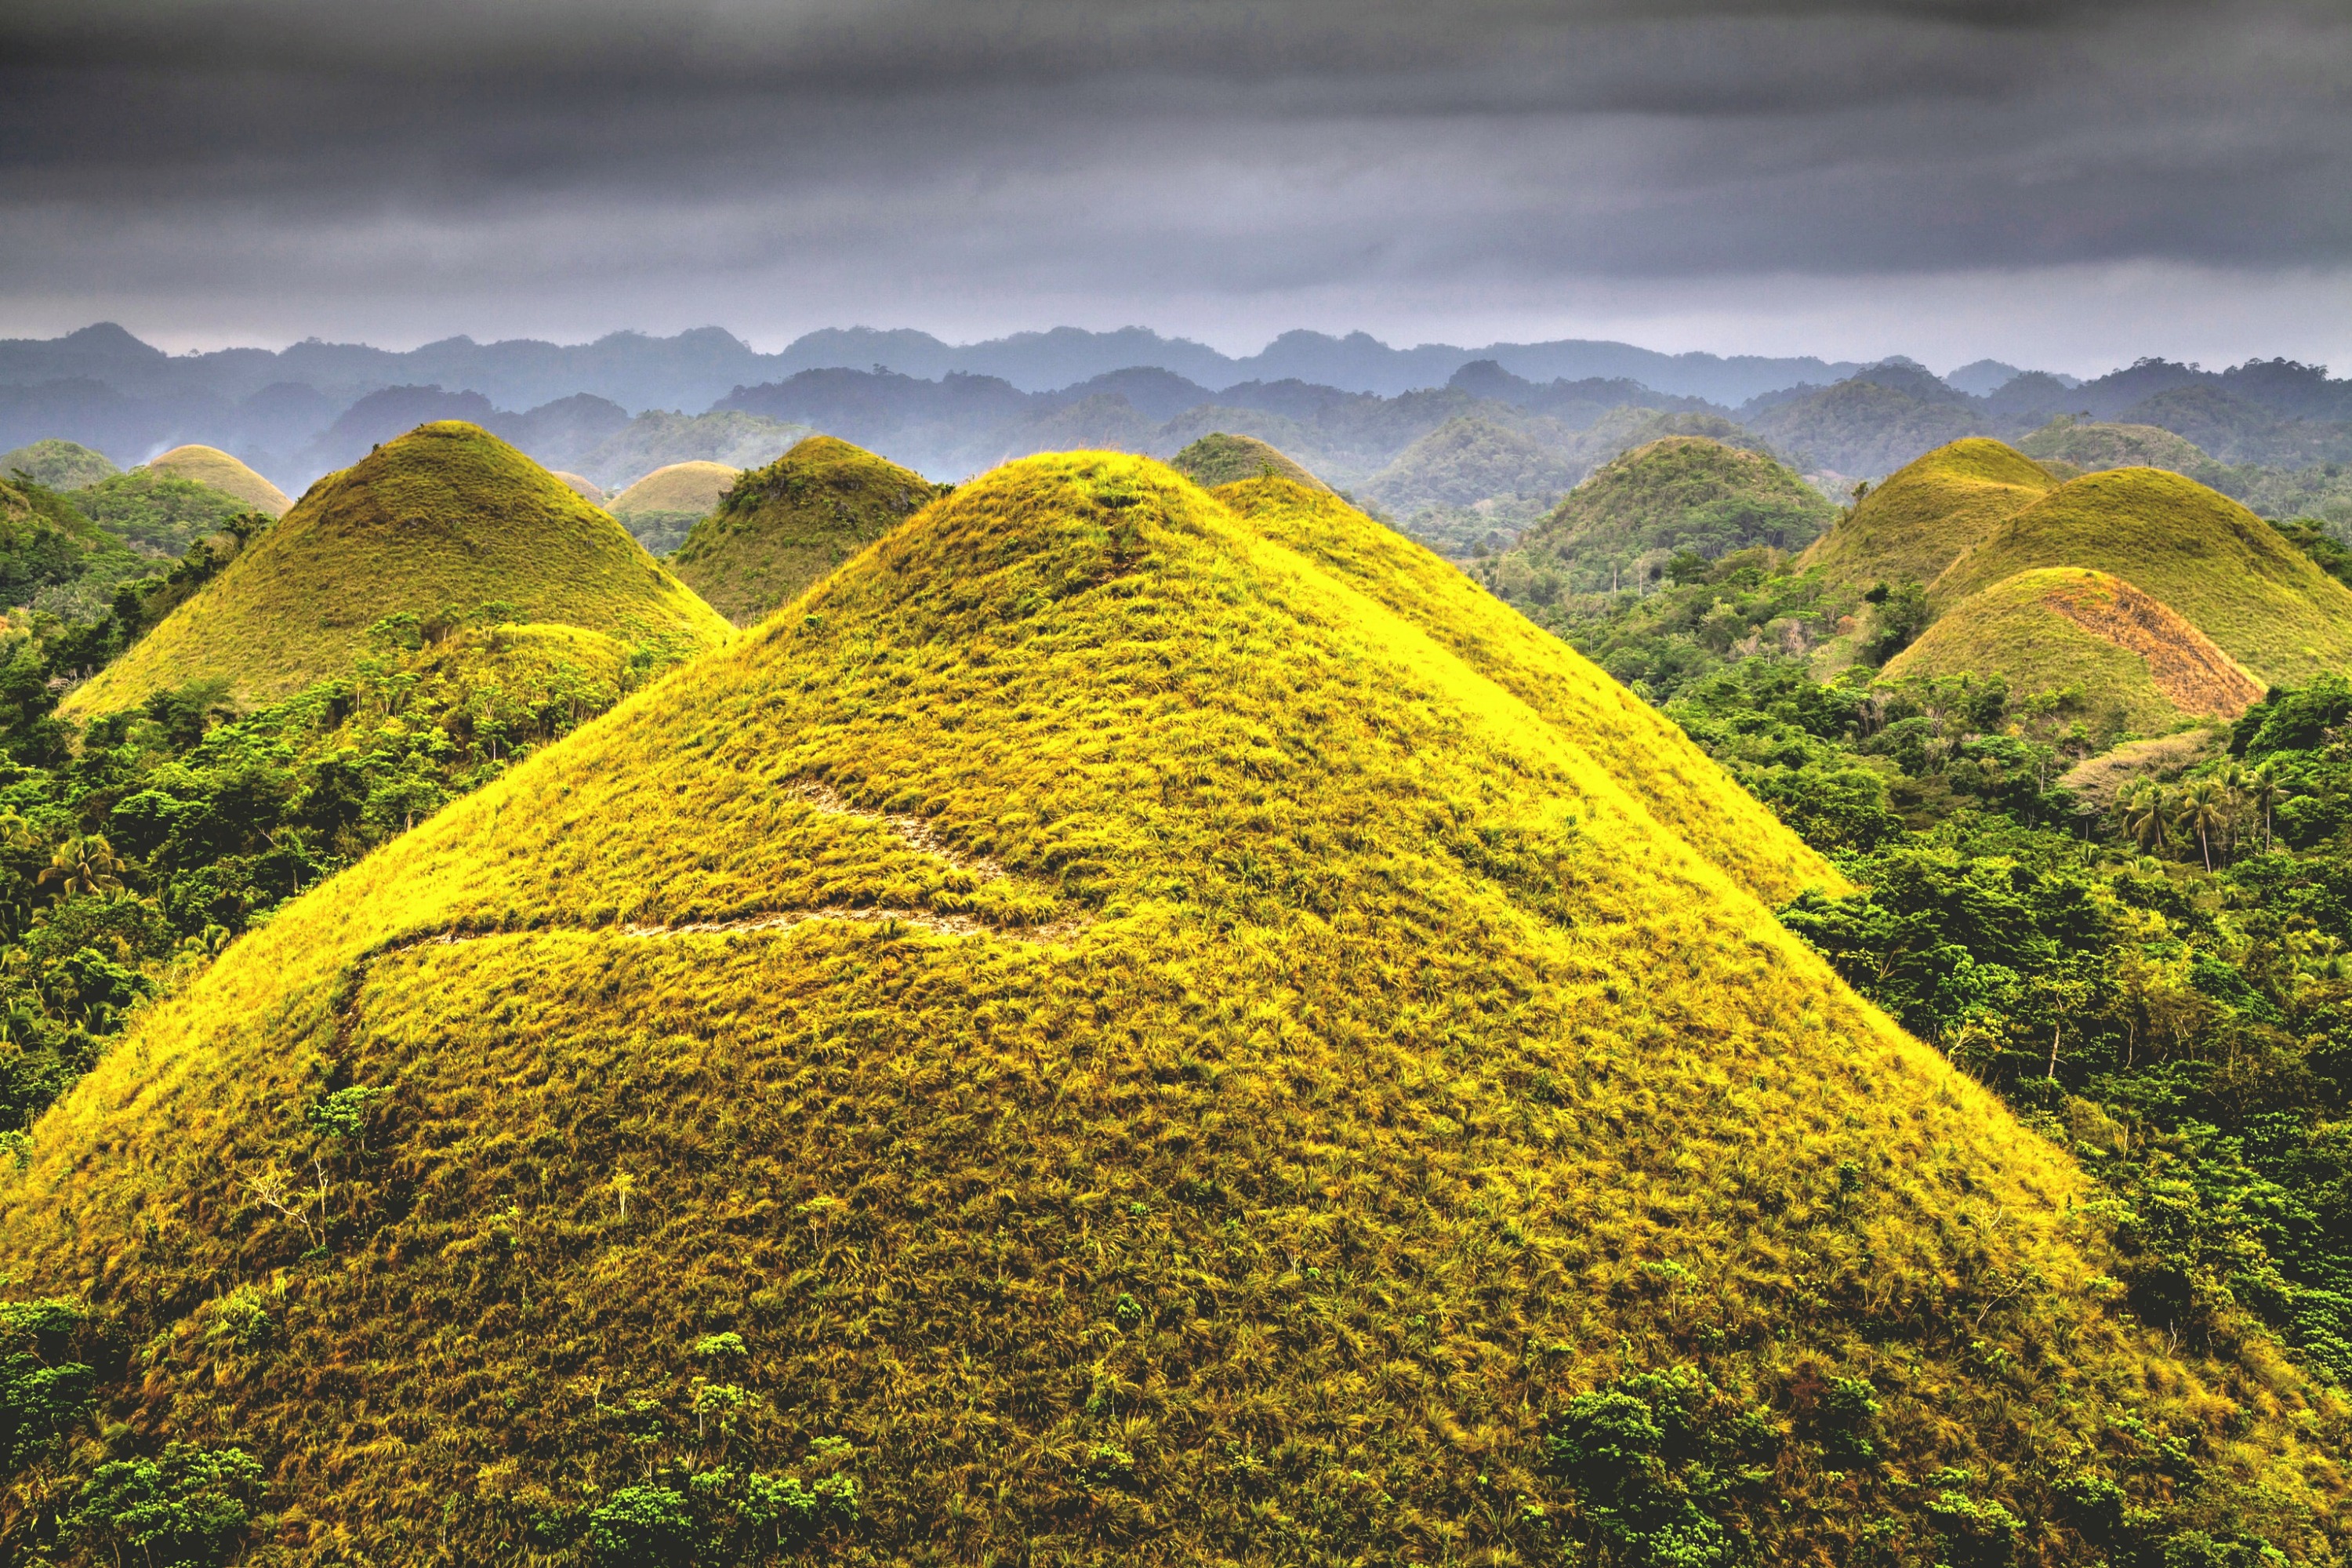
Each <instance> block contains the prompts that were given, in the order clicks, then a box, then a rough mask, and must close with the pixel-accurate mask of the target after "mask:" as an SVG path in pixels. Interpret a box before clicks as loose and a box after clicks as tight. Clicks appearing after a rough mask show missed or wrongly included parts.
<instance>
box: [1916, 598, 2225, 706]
mask: <svg viewBox="0 0 2352 1568" xmlns="http://www.w3.org/2000/svg"><path fill="white" fill-rule="evenodd" d="M1885 675H1886V676H1887V678H1888V679H1904V678H1906V677H1909V676H1922V675H1926V676H1952V675H1979V676H2000V678H2002V679H2004V680H2006V681H2007V682H2008V683H2009V689H2010V690H2011V692H2012V693H2013V694H2015V696H2017V697H2020V698H2025V697H2032V696H2037V695H2040V694H2042V693H2046V692H2057V691H2065V690H2067V689H2070V688H2071V689H2073V690H2074V695H2075V699H2076V700H2077V702H2078V703H2079V704H2080V705H2081V706H2082V707H2084V708H2085V709H2087V710H2090V711H2092V712H2095V713H2096V714H2098V715H2100V716H2101V717H2102V719H2103V720H2104V721H2105V726H2106V728H2108V729H2110V730H2115V731H2122V730H2132V731H2138V732H2140V733H2142V734H2152V733H2159V732H2161V731H2166V730H2168V729H2170V728H2172V727H2173V726H2174V725H2176V724H2178V723H2179V722H2181V721H2184V720H2189V719H2234V718H2236V717H2237V716H2238V715H2239V714H2241V713H2242V712H2244V711H2245V710H2246V709H2247V708H2248V707H2249V706H2251V705H2252V703H2253V702H2255V701H2256V700H2259V699H2260V698H2261V697H2262V694H2263V687H2262V684H2261V683H2260V682H2259V681H2257V680H2255V679H2253V678H2252V676H2250V675H2248V674H2247V673H2246V672H2245V671H2244V670H2243V669H2241V668H2239V667H2238V665H2237V663H2236V662H2235V661H2234V660H2232V659H2231V658H2230V656H2229V655H2228V654H2226V653H2224V652H2222V651H2221V649H2220V648H2219V647H2215V646H2214V645H2213V643H2212V642H2211V640H2210V639H2209V638H2208V637H2206V636H2205V634H2204V633H2202V632H2200V631H2199V630H2198V629H2197V628H2196V627H2195V626H2191V625H2189V622H2187V621H2186V620H2184V619H2182V618H2181V617H2180V616H2179V615H2178V614H2177V613H2175V612H2174V611H2173V610H2172V609H2171V608H2169V607H2168V606H2167V605H2164V604H2162V603H2160V602H2158V600H2155V599H2152V598H2150V597H2149V596H2148V595H2146V594H2144V593H2141V592H2140V591H2139V589H2137V587H2134V586H2133V585H2132V584H2129V583H2126V582H2125V581H2124V580H2123V579H2122V578H2120V577H2116V576H2113V575H2110V574H2107V573H2105V572H2094V571H2088V570H2085V569H2084V568H2082V567H2076V566H2044V567H2038V568H2035V569H2033V570H2032V571H2026V572H2020V573H2018V574H2016V575H2015V576H2013V577H2007V578H2004V579H2002V580H2001V581H2000V582H1999V583H1996V584H1993V585H1992V586H1990V587H1989V588H1987V589H1985V590H1983V591H1982V592H1981V593H1978V594H1974V595H1970V596H1969V597H1968V598H1966V599H1963V600H1962V601H1960V603H1958V605H1954V606H1953V607H1952V608H1951V609H1949V610H1948V611H1946V612H1945V613H1944V615H1942V616H1940V617H1938V618H1937V620H1936V622H1935V623H1934V624H1933V625H1932V626H1929V627H1928V628H1927V632H1926V633H1925V634H1924V635H1923V636H1921V637H1920V638H1919V640H1918V641H1916V642H1915V643H1913V644H1912V645H1911V646H1910V647H1907V648H1906V649H1904V650H1903V651H1902V652H1901V653H1899V654H1897V655H1896V656H1895V658H1892V659H1890V660H1888V661H1887V664H1886V668H1885Z"/></svg>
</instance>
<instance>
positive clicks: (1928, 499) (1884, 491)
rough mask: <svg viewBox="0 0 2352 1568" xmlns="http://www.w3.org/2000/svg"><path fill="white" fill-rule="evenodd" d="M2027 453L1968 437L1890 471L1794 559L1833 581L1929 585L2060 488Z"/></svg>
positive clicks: (1861, 584)
mask: <svg viewBox="0 0 2352 1568" xmlns="http://www.w3.org/2000/svg"><path fill="white" fill-rule="evenodd" d="M2057 484H2058V481H2057V479H2055V478H2053V476H2052V475H2051V474H2050V473H2049V472H2048V470H2046V469H2044V468H2042V466H2041V465H2040V464H2038V463H2036V462H2034V461H2033V459H2032V458H2028V457H2026V456H2025V455H2024V454H2023V453H2021V452H2019V451H2017V450H2016V449H2015V448H2013V447H2007V446H2004V445H2002V444H2001V443H2000V442H1999V441H1994V440H1990V439H1988V438H1986V437H1975V436H1972V437H1969V438H1968V439H1966V440H1961V441H1954V442H1952V443H1950V444H1949V445H1948V446H1943V447H1937V448H1936V449H1935V450H1934V451H1932V452H1929V453H1927V455H1926V456H1924V457H1922V458H1917V459H1916V460H1915V461H1913V462H1912V463H1910V464H1908V465H1906V467H1904V468H1899V469H1897V470H1896V471H1895V473H1893V474H1891V475H1889V476H1888V477H1887V479H1886V480H1885V483H1883V484H1881V485H1880V486H1879V487H1878V488H1877V489H1874V490H1873V491H1871V492H1870V493H1869V494H1868V495H1866V496H1864V498H1863V499H1862V500H1861V502H1860V503H1859V504H1858V505H1856V506H1855V507H1854V509H1853V510H1852V511H1850V512H1848V513H1847V514H1846V515H1845V516H1843V518H1840V519H1839V520H1838V521H1837V522H1836V523H1835V524H1834V525H1833V526H1832V528H1831V529H1830V531H1828V532H1827V533H1824V534H1822V536H1821V538H1820V539H1818V540H1816V541H1815V542H1813V544H1812V547H1811V549H1809V550H1807V551H1806V552H1805V553H1804V554H1803V555H1801V556H1800V557H1799V558H1798V564H1799V565H1800V566H1805V567H1819V568H1821V570H1822V574H1824V575H1825V576H1826V577H1828V578H1829V580H1830V581H1831V582H1832V583H1841V584H1848V585H1850V586H1853V587H1856V588H1867V587H1871V586H1873V585H1874V584H1879V583H1904V582H1917V583H1932V582H1934V581H1935V580H1936V577H1937V574H1939V573H1941V572H1942V571H1943V570H1944V568H1946V567H1947V566H1949V565H1950V564H1951V563H1953V562H1955V561H1957V560H1958V559H1959V558H1960V557H1961V556H1962V555H1964V554H1966V553H1967V552H1969V550H1970V549H1971V548H1973V547H1974V546H1975V545H1976V544H1977V543H1978V542H1979V541H1980V540H1982V539H1983V538H1984V537H1985V536H1986V535H1988V534H1989V533H1990V532H1991V531H1993V529H1994V528H1996V527H1998V526H1999V525H2000V523H2001V522H2002V521H2004V520H2006V519H2008V518H2011V517H2013V516H2015V515H2016V514H2017V513H2019V512H2021V511H2023V510H2025V509H2026V508H2027V507H2029V506H2032V504H2033V503H2034V502H2035V501H2038V500H2041V499H2042V497H2043V496H2045V495H2047V494H2049V493H2050V491H2051V490H2053V489H2055V488H2056V487H2057Z"/></svg>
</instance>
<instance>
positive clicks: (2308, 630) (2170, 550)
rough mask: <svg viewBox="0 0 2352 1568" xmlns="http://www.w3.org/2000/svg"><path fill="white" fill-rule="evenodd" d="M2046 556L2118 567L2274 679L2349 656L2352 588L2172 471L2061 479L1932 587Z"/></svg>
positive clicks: (1942, 591) (1973, 585)
mask: <svg viewBox="0 0 2352 1568" xmlns="http://www.w3.org/2000/svg"><path fill="white" fill-rule="evenodd" d="M1859 515H1860V513H1859V512H1858V511H1857V513H1856V516H1857V517H1859ZM2044 566H2073V567H2087V568H2090V569H2092V570H2095V571H2100V572H2105V573H2110V574H2113V575H2115V576H2116V577H2120V578H2122V579H2124V580H2125V581H2126V582H2127V583H2129V584H2132V585H2133V586H2134V587H2136V588H2137V589H2139V590H2140V591H2141V592H2143V593H2145V594H2147V595H2151V596H2152V597H2154V598H2155V599H2157V600H2158V601H2160V602H2161V603H2162V604H2164V605H2168V606H2169V607H2170V608H2171V609H2173V610H2175V611H2177V612H2179V614H2180V615H2181V616H2184V617H2185V618H2186V619H2187V620H2188V621H2189V623H2190V624H2191V625H2193V626H2196V628H2197V629H2198V630H2199V631H2200V632H2202V633H2203V634H2204V635H2205V636H2206V637H2210V638H2211V639H2212V641H2213V642H2214V643H2215V644H2217V645H2219V646H2220V647H2221V648H2222V649H2224V650H2225V651H2226V652H2227V653H2228V654H2229V656H2230V657H2231V658H2233V659H2235V660H2236V661H2237V662H2238V663H2239V664H2241V665H2242V666H2244V668H2246V670H2247V671H2248V672H2249V673H2250V674H2252V676H2253V677H2254V678H2255V679H2259V680H2262V681H2264V682H2266V683H2268V684H2271V685H2279V686H2285V685H2299V684H2301V683H2302V682H2304V681H2306V680H2309V679H2312V678H2313V677H2315V676H2316V675H2319V674H2322V673H2325V672H2327V671H2331V670H2335V671H2340V670H2342V669H2345V668H2347V667H2352V590H2347V588H2346V587H2345V586H2344V584H2341V583H2338V582H2337V581H2336V579H2334V578H2333V577H2330V576H2329V575H2328V574H2326V573H2325V572H2323V571H2321V570H2320V569H2319V567H2318V566H2317V565H2316V564H2315V563H2314V562H2313V561H2312V559H2311V558H2310V557H2309V556H2308V555H2305V553H2304V552H2302V551H2300V550H2298V549H2296V548H2295V547H2294V545H2293V544H2290V543H2289V542H2287V541H2286V540H2284V538H2282V537H2280V535H2279V532H2278V531H2277V530H2276V529H2274V528H2273V527H2272V526H2271V525H2270V524H2268V523H2266V522H2264V521H2263V520H2262V519H2260V518H2258V517H2256V516H2255V515H2254V514H2253V513H2252V512H2250V511H2248V510H2246V509H2245V508H2244V507H2242V506H2240V505H2239V504H2238V503H2237V502H2235V501H2233V500H2230V499H2229V498H2228V497H2227V496H2224V495H2221V494H2219V493H2217V492H2216V491H2213V490H2210V489H2207V488H2206V487H2204V486H2203V485H2200V484H2199V483H2197V481H2196V480H2194V479H2187V478H2184V477H2183V476H2181V475H2179V474H2174V473H2168V472H2166V471H2165V470H2163V469H2160V468H2116V469H2111V470H2108V471H2105V472H2102V473H2094V474H2085V475H2084V476H2083V477H2082V478H2081V479H2072V480H2069V481H2068V482H2067V483H2066V484H2064V485H2062V486H2059V487H2057V488H2056V489H2053V490H2051V491H2050V492H2049V493H2048V494H2047V495H2045V496H2043V497H2042V498H2041V499H2040V500H2036V501H2035V502H2033V504H2032V505H2031V506H2028V507H2025V508H2022V509H2021V510H2018V511H2017V512H2015V513H2014V514H2013V515H2011V516H2009V517H2007V518H2004V519H2002V520H2000V521H1998V522H1997V523H1995V524H1994V526H1992V527H1991V528H1990V530H1988V531H1986V532H1985V533H1984V534H1983V536H1982V537H1981V538H1980V539H1979V541H1978V542H1976V543H1975V544H1974V545H1973V546H1972V547H1971V548H1969V550H1968V551H1967V552H1966V553H1964V554H1962V555H1960V556H1959V557H1958V559H1956V560H1955V561H1953V563H1951V564H1950V565H1949V566H1948V567H1947V568H1946V569H1945V570H1944V571H1943V572H1942V573H1941V574H1939V575H1938V576H1937V577H1936V579H1935V580H1934V582H1933V583H1932V584H1929V588H1928V596H1929V599H1930V602H1931V603H1932V604H1934V605H1936V606H1937V608H1938V610H1939V611H1941V612H1944V613H1949V611H1950V610H1951V609H1952V608H1953V607H1954V606H1956V605H1958V604H1960V603H1961V602H1962V601H1964V600H1966V599H1967V598H1968V597H1969V595H1973V594H1976V593H1979V592H1981V591H1982V590H1984V589H1986V588H1990V587H1991V586H1992V585H1993V584H1997V583H1999V582H2000V581H2001V580H2003V579H2004V578H2007V577H2010V576H2011V575H2013V574H2016V573H2019V572H2023V571H2028V570H2030V569H2032V568H2035V567H2044Z"/></svg>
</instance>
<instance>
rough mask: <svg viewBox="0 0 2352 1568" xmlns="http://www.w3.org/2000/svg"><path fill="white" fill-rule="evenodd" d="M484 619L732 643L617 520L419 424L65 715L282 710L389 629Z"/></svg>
mask: <svg viewBox="0 0 2352 1568" xmlns="http://www.w3.org/2000/svg"><path fill="white" fill-rule="evenodd" d="M485 609H488V610H489V611H491V613H494V614H496V615H498V616H499V617H500V618H502V619H507V620H512V621H518V622H543V623H550V624H555V625H562V626H579V627H582V628H583V629H585V630H589V631H596V632H604V633H606V634H608V635H610V636H612V637H616V638H618V639H619V640H620V641H622V642H623V643H625V644H630V645H635V646H641V647H651V648H654V649H656V650H657V651H660V652H664V653H667V654H672V655H676V654H683V653H690V652H693V651H695V650H697V649H699V648H702V647H710V646H712V645H715V644H716V643H718V642H719V641H722V640H724V638H725V637H727V636H728V635H729V628H728V626H727V623H726V622H725V621H724V620H723V619H722V618H721V617H720V616H719V615H718V613H717V612H716V611H714V610H712V609H711V608H710V607H709V605H705V604H704V603H702V601H701V600H699V599H698V598H696V597H695V596H694V595H693V594H692V593H691V592H689V591H688V589H687V588H686V587H685V586H684V585H683V584H680V583H679V582H678V581H677V578H675V577H673V576H671V575H670V574H668V573H667V571H665V570H663V568H662V567H661V565H660V564H659V563H656V562H655V561H654V560H653V559H652V558H651V557H650V556H648V555H646V552H644V551H643V550H642V549H640V548H639V547H638V546H637V544H636V543H635V542H634V541H633V540H631V539H630V537H629V536H628V534H627V533H626V532H625V531H624V530H623V529H622V528H621V527H620V525H619V524H617V523H615V522H614V521H613V520H612V519H611V518H610V517H608V516H606V515H605V514H604V513H603V512H601V511H599V510H596V509H595V508H594V507H592V506H590V505H589V504H588V503H587V502H586V501H584V500H581V499H580V498H579V497H578V496H576V495H574V494H572V491H571V490H569V489H566V488H565V487H564V486H563V485H562V483H561V482H560V481H558V480H557V479H555V478H554V476H552V475H551V474H550V473H548V472H547V470H546V469H544V468H541V467H540V466H539V465H538V464H536V463H534V462H532V461H531V460H530V458H526V457H524V456H523V455H522V454H521V453H520V452H518V451H516V450H515V449H514V448H513V447H509V446H508V445H507V444H506V443H505V442H504V441H501V440H499V438H498V437H495V436H492V435H490V434H488V432H487V431H484V430H481V429H479V428H478V427H477V426H471V425H466V424H460V423H457V422H454V421H453V422H446V423H442V424H436V425H424V426H418V427H417V428H416V429H415V430H413V431H411V432H410V433H409V434H407V435H405V436H403V437H400V438H399V439H397V440H394V441H387V442H385V443H384V444H383V446H382V447H379V448H377V449H376V450H375V451H374V452H373V453H372V454H371V455H370V456H368V457H366V458H362V460H361V461H360V462H359V463H357V464H356V465H354V466H353V467H352V468H347V469H345V470H343V471H342V472H341V473H337V474H331V475H329V476H328V477H327V478H326V479H321V480H320V481H319V482H318V483H317V484H315V485H313V486H312V487H311V488H310V491H309V493H307V494H306V495H304V496H303V498H302V500H300V501H299V503H297V504H296V506H295V507H294V509H293V510H291V511H289V512H288V513H287V514H286V516H285V518H284V519H283V520H282V521H279V522H278V524H277V525H276V526H275V527H273V528H271V529H270V530H269V531H267V532H266V533H264V534H262V535H261V536H260V537H259V538H257V540H255V542H253V543H252V544H250V545H248V546H247V548H246V549H245V550H244V551H242V552H239V554H238V555H237V557H236V560H235V561H234V562H233V563H231V564H230V565H229V566H228V567H227V569H226V570H225V571H223V572H222V573H221V574H220V575H219V576H218V577H215V579H213V581H211V582H210V583H208V584H205V587H204V588H203V590H202V591H201V592H199V593H198V594H197V595H195V596H194V598H192V599H190V600H189V601H188V602H187V603H186V604H184V605H181V606H180V607H179V608H178V609H176V610H174V611H173V612H172V613H171V614H170V615H169V616H166V617H164V620H163V624H162V625H161V626H157V627H156V628H155V629H154V630H153V631H152V632H149V633H148V634H147V635H146V636H145V637H142V639H141V640H140V641H138V642H136V643H134V644H132V645H131V647H130V648H129V649H127V650H126V651H125V652H124V653H123V654H122V655H121V657H120V658H117V659H116V660H115V661H114V662H113V663H112V664H110V665H109V666H108V667H107V668H105V669H103V670H101V671H100V673H99V674H98V675H97V676H96V677H94V678H93V679H90V680H89V681H88V682H87V683H85V684H84V685H82V686H80V687H79V688H77V689H75V690H74V691H72V692H71V693H69V694H68V697H67V699H66V701H65V703H64V704H63V705H62V710H64V711H66V712H68V713H71V714H90V713H103V712H109V711H111V710H117V709H121V708H127V707H131V706H132V705H133V704H136V703H138V702H141V701H142V700H145V699H146V697H147V696H148V695H149V694H150V693H152V692H154V691H158V690H163V689H172V688H175V687H179V686H183V685H185V684H187V683H188V682H190V681H194V680H208V679H220V680H226V681H227V682H228V683H229V687H230V689H231V691H232V692H233V693H234V694H235V695H236V697H237V698H238V699H239V700H244V701H247V702H256V701H267V700H274V699H277V698H281V697H284V696H287V695H289V694H290V693H292V692H294V691H298V690H299V689H302V688H303V687H305V686H307V685H310V683H311V682H313V681H317V680H320V679H326V678H328V677H330V676H335V675H341V674H342V673H344V672H345V671H346V670H348V669H349V668H350V667H351V663H352V658H354V657H355V656H356V654H357V653H358V651H359V650H360V649H361V647H362V645H363V643H364V640H365V638H366V636H367V629H368V627H369V626H373V624H375V623H376V622H377V621H380V620H382V619H383V618H384V617H386V616H394V615H400V614H412V615H416V616H423V617H427V618H429V617H432V616H437V615H441V614H444V613H455V614H457V615H459V616H473V615H476V614H478V613H480V612H482V611H484V610H485Z"/></svg>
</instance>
